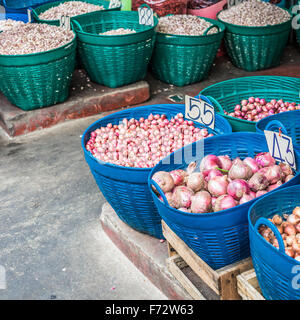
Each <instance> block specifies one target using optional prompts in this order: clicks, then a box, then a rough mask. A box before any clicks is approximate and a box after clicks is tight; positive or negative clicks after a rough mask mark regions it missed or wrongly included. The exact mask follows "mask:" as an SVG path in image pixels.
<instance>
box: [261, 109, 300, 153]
mask: <svg viewBox="0 0 300 320" xmlns="http://www.w3.org/2000/svg"><path fill="white" fill-rule="evenodd" d="M264 130H270V131H275V132H280V131H281V132H282V134H285V135H287V136H289V137H291V138H292V139H293V147H294V149H295V150H296V151H298V152H300V111H299V110H296V111H290V112H284V113H280V114H277V115H274V116H270V117H268V118H267V119H263V120H260V121H259V122H258V123H257V124H256V131H257V132H263V131H264Z"/></svg>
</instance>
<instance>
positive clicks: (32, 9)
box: [29, 8, 39, 20]
mask: <svg viewBox="0 0 300 320" xmlns="http://www.w3.org/2000/svg"><path fill="white" fill-rule="evenodd" d="M29 9H30V10H31V12H32V14H33V17H34V20H38V19H39V15H38V14H37V12H36V11H35V9H34V8H29Z"/></svg>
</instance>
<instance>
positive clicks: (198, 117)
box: [185, 96, 215, 129]
mask: <svg viewBox="0 0 300 320" xmlns="http://www.w3.org/2000/svg"><path fill="white" fill-rule="evenodd" d="M185 117H186V118H187V119H190V120H193V121H196V122H199V123H201V124H203V125H205V126H207V127H209V128H211V129H214V128H215V110H214V107H213V106H212V105H210V104H208V103H207V102H205V101H203V100H201V99H196V98H194V97H190V96H185Z"/></svg>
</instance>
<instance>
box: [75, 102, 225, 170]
mask: <svg viewBox="0 0 300 320" xmlns="http://www.w3.org/2000/svg"><path fill="white" fill-rule="evenodd" d="M162 105H174V106H182V104H179V103H161V104H155V105H146V106H141V107H134V108H130V109H131V110H132V109H137V108H138V109H140V110H141V108H143V107H144V108H147V107H153V106H162ZM130 109H125V110H121V111H119V112H122V111H126V110H130ZM114 114H115V113H112V114H110V115H107V116H105V117H103V118H101V119H99V120H97V121H96V122H93V123H92V124H91V125H90V126H88V128H87V129H86V130H85V131H84V133H83V134H82V138H81V147H82V149H83V151H84V154H85V155H86V156H88V157H89V158H90V159H91V160H93V161H96V162H98V163H100V164H101V165H105V166H109V167H112V168H117V169H121V170H132V172H134V171H135V172H150V171H151V170H152V169H153V168H155V166H154V167H153V168H135V167H124V166H120V165H117V164H114V163H110V162H105V161H102V160H98V159H97V158H96V157H94V156H93V155H92V153H91V152H90V151H88V150H87V149H86V147H85V144H84V138H85V136H86V134H87V133H88V131H89V130H90V129H91V128H92V127H93V126H94V125H95V123H97V122H98V121H100V120H103V119H108V118H109V117H110V116H112V115H114ZM218 116H219V117H222V116H220V115H218ZM223 135H224V134H222V136H223ZM212 138H213V137H212ZM205 139H210V137H209V138H205Z"/></svg>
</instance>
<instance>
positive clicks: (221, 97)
mask: <svg viewBox="0 0 300 320" xmlns="http://www.w3.org/2000/svg"><path fill="white" fill-rule="evenodd" d="M299 88H300V78H291V77H281V76H253V77H242V78H237V79H232V80H226V81H222V82H219V83H216V84H214V85H211V86H209V87H207V88H205V89H204V90H202V91H201V92H200V93H201V94H202V95H205V96H206V97H208V98H209V99H210V100H211V102H213V104H214V106H215V107H216V108H217V112H218V113H219V114H221V115H222V116H223V117H224V118H226V119H227V120H228V121H229V122H230V124H231V126H232V130H233V131H252V132H255V131H256V129H255V124H256V122H253V121H247V120H241V119H237V118H234V117H231V116H228V115H225V114H224V110H225V111H227V112H228V113H230V112H233V111H234V107H235V106H236V105H237V104H240V102H241V100H243V99H248V98H249V97H260V98H265V99H266V100H271V99H280V98H282V99H283V100H285V101H289V102H296V103H300V97H299Z"/></svg>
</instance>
